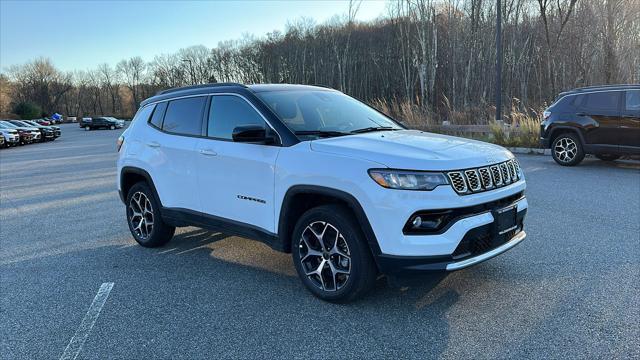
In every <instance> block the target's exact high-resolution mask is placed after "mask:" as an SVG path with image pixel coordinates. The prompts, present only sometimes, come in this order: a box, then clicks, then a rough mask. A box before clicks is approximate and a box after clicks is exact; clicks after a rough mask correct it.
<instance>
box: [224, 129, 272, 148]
mask: <svg viewBox="0 0 640 360" xmlns="http://www.w3.org/2000/svg"><path fill="white" fill-rule="evenodd" d="M231 138H232V139H233V141H235V142H245V143H261V144H273V143H274V142H275V138H274V137H273V135H272V134H270V131H269V133H268V132H267V129H266V128H265V127H264V126H261V125H243V126H236V127H235V128H234V129H233V133H232V134H231Z"/></svg>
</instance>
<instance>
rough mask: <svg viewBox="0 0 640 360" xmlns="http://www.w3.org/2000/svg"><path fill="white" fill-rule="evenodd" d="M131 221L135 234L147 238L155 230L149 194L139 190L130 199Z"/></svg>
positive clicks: (143, 238) (142, 238)
mask: <svg viewBox="0 0 640 360" xmlns="http://www.w3.org/2000/svg"><path fill="white" fill-rule="evenodd" d="M128 210H129V222H130V224H131V229H132V230H133V232H134V233H135V235H136V236H137V237H138V238H140V239H141V240H146V239H148V238H149V236H150V235H151V232H152V231H153V207H152V206H151V201H149V198H147V196H146V195H145V194H144V193H142V192H140V191H138V192H136V193H135V194H133V196H132V197H131V200H130V201H129V209H128Z"/></svg>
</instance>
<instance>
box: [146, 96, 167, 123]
mask: <svg viewBox="0 0 640 360" xmlns="http://www.w3.org/2000/svg"><path fill="white" fill-rule="evenodd" d="M166 110H167V103H166V102H163V103H159V104H157V105H156V108H155V110H153V115H151V119H149V123H150V124H151V125H153V126H155V127H156V128H158V129H162V120H163V119H164V113H165V111H166Z"/></svg>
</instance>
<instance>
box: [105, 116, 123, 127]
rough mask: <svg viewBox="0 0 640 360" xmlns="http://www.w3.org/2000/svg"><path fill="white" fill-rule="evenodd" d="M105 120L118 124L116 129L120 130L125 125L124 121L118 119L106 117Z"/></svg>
mask: <svg viewBox="0 0 640 360" xmlns="http://www.w3.org/2000/svg"><path fill="white" fill-rule="evenodd" d="M106 118H107V119H111V120H113V121H115V122H116V123H117V124H118V125H117V128H118V129H122V128H123V127H124V124H125V122H124V120H120V119H117V118H114V117H112V116H106Z"/></svg>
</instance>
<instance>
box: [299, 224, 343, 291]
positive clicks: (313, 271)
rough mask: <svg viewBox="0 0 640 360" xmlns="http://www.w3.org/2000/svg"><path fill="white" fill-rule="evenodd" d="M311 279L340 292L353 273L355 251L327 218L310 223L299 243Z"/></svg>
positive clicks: (314, 282)
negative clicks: (351, 249) (352, 263)
mask: <svg viewBox="0 0 640 360" xmlns="http://www.w3.org/2000/svg"><path fill="white" fill-rule="evenodd" d="M298 251H299V252H300V253H299V254H300V262H301V264H302V269H303V270H304V273H305V275H306V276H307V278H308V279H309V280H310V281H311V283H313V284H314V285H315V286H317V287H318V288H319V289H321V290H324V291H338V290H340V289H341V288H342V287H344V286H345V285H346V283H347V281H348V280H349V276H350V275H351V253H350V252H349V246H348V245H347V242H346V240H345V239H344V237H343V236H342V234H341V233H340V231H338V229H337V228H336V227H335V226H333V225H331V224H329V223H327V222H324V221H316V222H313V223H311V224H309V225H308V226H307V227H306V228H305V229H304V231H302V235H301V236H300V242H299V246H298Z"/></svg>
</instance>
